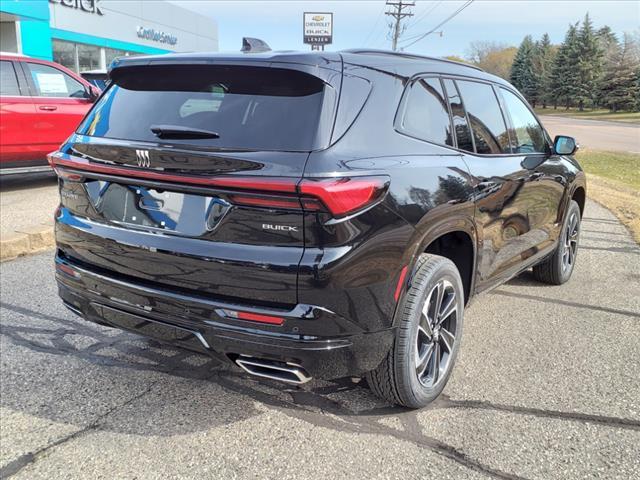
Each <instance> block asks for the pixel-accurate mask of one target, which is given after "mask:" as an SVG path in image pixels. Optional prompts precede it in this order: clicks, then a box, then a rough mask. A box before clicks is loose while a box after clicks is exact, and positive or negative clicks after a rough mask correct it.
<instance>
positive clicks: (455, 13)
mask: <svg viewBox="0 0 640 480" xmlns="http://www.w3.org/2000/svg"><path fill="white" fill-rule="evenodd" d="M472 3H473V0H467V2H466V3H465V4H464V5H462V6H461V7H460V8H458V9H457V10H456V11H455V12H453V13H452V14H451V15H449V16H448V17H447V18H445V19H444V20H443V21H442V22H440V23H439V24H438V25H436V26H435V27H433V28H432V29H431V30H429V31H428V32H426V33H423V34H422V35H417V36H414V37H411V38H407V39H405V40H411V39H412V38H415V40H414V41H413V42H411V43H409V44H408V45H405V46H404V47H403V49H405V48H409V47H410V46H411V45H413V44H415V43H418V42H419V41H420V40H422V39H423V38H424V37H426V36H427V35H431V34H432V33H434V32H435V31H436V30H438V28H440V27H441V26H443V25H444V24H445V23H447V22H448V21H449V20H451V19H452V18H453V17H455V16H456V15H458V14H459V13H460V12H462V11H463V10H464V9H465V8H467V7H468V6H469V5H471V4H472ZM416 37H417V38H416Z"/></svg>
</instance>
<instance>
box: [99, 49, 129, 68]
mask: <svg viewBox="0 0 640 480" xmlns="http://www.w3.org/2000/svg"><path fill="white" fill-rule="evenodd" d="M104 55H105V63H106V65H105V66H106V67H107V68H109V65H111V62H112V61H113V59H114V58H118V57H127V56H129V55H131V52H127V51H126V50H115V49H113V48H105V49H104Z"/></svg>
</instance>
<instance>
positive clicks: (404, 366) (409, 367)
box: [367, 254, 464, 408]
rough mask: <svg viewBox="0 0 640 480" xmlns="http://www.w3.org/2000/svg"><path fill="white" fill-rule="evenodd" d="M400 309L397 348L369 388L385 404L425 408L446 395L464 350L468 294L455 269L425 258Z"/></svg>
mask: <svg viewBox="0 0 640 480" xmlns="http://www.w3.org/2000/svg"><path fill="white" fill-rule="evenodd" d="M399 308H400V310H399V314H400V318H399V319H398V322H397V329H398V330H397V333H396V339H395V341H394V345H393V347H392V348H391V350H390V351H389V353H388V354H387V357H386V358H385V359H384V360H383V361H382V363H381V364H380V365H379V366H378V368H376V369H375V370H373V371H371V372H369V373H368V374H367V382H368V383H369V386H370V387H371V390H372V391H373V392H374V393H375V394H376V395H378V396H379V397H381V398H382V399H384V400H387V401H389V402H391V403H395V404H399V405H403V406H405V407H410V408H422V407H424V406H426V405H427V404H429V403H430V402H432V401H433V400H435V399H436V398H437V397H438V395H440V393H441V392H442V390H443V389H444V387H445V385H446V383H447V381H448V379H449V376H450V374H451V371H452V369H453V365H454V363H455V360H456V356H457V354H458V349H459V348H460V339H461V336H462V324H463V314H464V290H463V287H462V280H461V279H460V273H459V272H458V269H457V268H456V266H455V265H454V263H453V262H451V260H449V259H447V258H444V257H440V256H437V255H430V254H423V255H421V256H420V258H419V260H418V264H417V268H416V273H415V275H414V278H413V280H412V284H411V287H410V288H409V290H408V291H407V294H406V295H405V297H404V300H403V304H402V305H400V306H399Z"/></svg>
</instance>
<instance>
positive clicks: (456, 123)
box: [444, 78, 473, 152]
mask: <svg viewBox="0 0 640 480" xmlns="http://www.w3.org/2000/svg"><path fill="white" fill-rule="evenodd" d="M444 88H445V89H446V90H447V95H448V97H449V105H450V106H451V115H452V117H453V128H454V130H455V132H456V139H457V140H458V148H459V149H461V150H466V151H467V152H473V139H472V138H471V130H470V129H469V124H468V123H467V116H466V115H465V113H464V107H463V106H462V100H461V99H460V95H459V94H458V89H457V88H456V85H455V83H453V80H450V79H448V78H447V79H445V80H444Z"/></svg>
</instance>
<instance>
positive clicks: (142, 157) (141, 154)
mask: <svg viewBox="0 0 640 480" xmlns="http://www.w3.org/2000/svg"><path fill="white" fill-rule="evenodd" d="M136 162H137V163H138V166H139V167H142V168H149V167H150V166H151V162H150V161H149V150H136Z"/></svg>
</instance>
